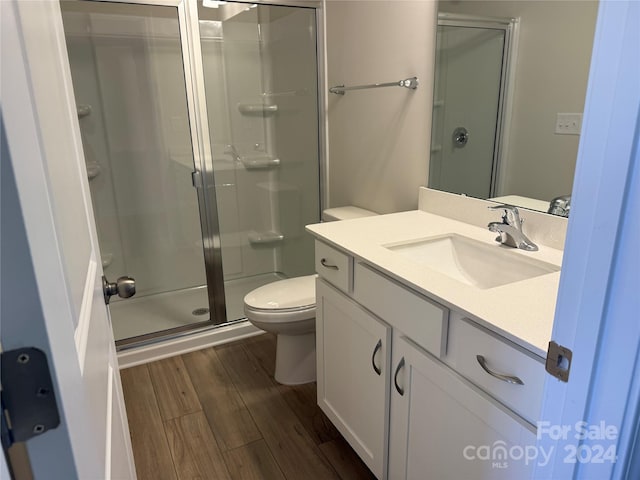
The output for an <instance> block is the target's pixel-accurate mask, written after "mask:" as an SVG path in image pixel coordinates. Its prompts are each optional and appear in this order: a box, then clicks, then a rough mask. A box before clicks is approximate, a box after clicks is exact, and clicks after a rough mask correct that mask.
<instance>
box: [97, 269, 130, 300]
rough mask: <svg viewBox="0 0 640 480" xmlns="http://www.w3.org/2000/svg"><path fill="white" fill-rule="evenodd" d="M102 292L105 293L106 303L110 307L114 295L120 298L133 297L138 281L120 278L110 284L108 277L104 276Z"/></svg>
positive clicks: (125, 277)
mask: <svg viewBox="0 0 640 480" xmlns="http://www.w3.org/2000/svg"><path fill="white" fill-rule="evenodd" d="M102 292H103V293H104V303H106V304H107V305H109V300H110V299H111V296H112V295H118V296H119V297H120V298H129V297H133V296H134V295H135V294H136V281H135V280H134V279H133V278H131V277H127V276H124V277H120V278H118V280H116V282H115V283H110V282H109V281H108V280H107V277H105V276H104V275H103V276H102Z"/></svg>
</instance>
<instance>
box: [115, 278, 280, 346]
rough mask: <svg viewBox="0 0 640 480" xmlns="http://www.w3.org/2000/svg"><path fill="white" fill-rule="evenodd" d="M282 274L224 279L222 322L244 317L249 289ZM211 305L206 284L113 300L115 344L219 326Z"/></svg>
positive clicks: (145, 340)
mask: <svg viewBox="0 0 640 480" xmlns="http://www.w3.org/2000/svg"><path fill="white" fill-rule="evenodd" d="M283 278H285V277H284V276H283V275H282V274H280V273H267V274H262V275H255V276H251V277H244V278H239V279H235V280H228V281H225V300H226V309H227V322H226V323H223V324H222V325H227V324H229V323H231V322H234V321H238V320H242V319H244V317H245V315H244V303H243V299H244V296H245V295H246V294H247V293H249V292H250V291H251V290H253V289H255V288H258V287H260V286H262V285H266V284H268V283H271V282H275V281H276V280H281V279H283ZM208 308H209V304H208V297H207V288H206V286H205V285H203V286H200V287H193V288H187V289H183V290H175V291H172V292H165V293H159V294H155V295H147V296H144V297H140V298H132V299H128V300H125V301H116V302H113V303H112V304H111V305H110V310H111V323H112V325H113V335H114V338H115V340H116V345H118V346H119V347H125V346H126V348H129V347H131V346H135V345H137V344H142V343H144V344H146V343H148V342H149V341H162V340H164V339H166V338H171V337H174V336H176V335H184V334H185V333H190V332H191V331H196V330H202V329H203V328H215V327H217V326H220V325H214V324H212V323H211V322H210V321H209V319H210V316H209V312H208Z"/></svg>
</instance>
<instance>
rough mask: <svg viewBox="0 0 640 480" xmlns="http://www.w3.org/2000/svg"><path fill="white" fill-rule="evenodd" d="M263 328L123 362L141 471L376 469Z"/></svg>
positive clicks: (306, 478)
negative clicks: (280, 371) (278, 366)
mask: <svg viewBox="0 0 640 480" xmlns="http://www.w3.org/2000/svg"><path fill="white" fill-rule="evenodd" d="M275 348H276V342H275V337H274V336H273V335H269V334H265V335H261V336H258V337H252V338H250V339H247V340H242V341H239V342H235V343H230V344H226V345H222V346H219V347H214V348H209V349H206V350H199V351H196V352H192V353H188V354H185V355H182V356H178V357H173V358H168V359H165V360H160V361H157V362H153V363H149V364H147V365H141V366H138V367H133V368H128V369H126V370H123V371H122V372H121V375H122V384H123V388H124V397H125V403H126V406H127V415H128V417H129V429H130V431H131V440H132V443H133V454H134V458H135V463H136V472H137V474H138V479H139V480H146V479H153V480H161V479H195V478H198V479H207V480H209V479H233V480H236V479H237V480H251V479H256V480H269V479H279V480H283V479H287V480H314V479H318V480H325V479H343V480H347V479H348V480H357V479H373V478H375V477H374V476H373V474H372V473H371V472H370V471H369V470H368V469H367V467H366V466H365V465H364V463H362V461H361V460H360V458H359V457H358V456H357V455H356V454H355V452H354V451H353V450H352V449H351V447H350V446H349V444H348V443H347V442H346V441H345V440H344V439H343V438H342V436H341V435H340V434H339V433H338V431H337V430H336V429H335V427H334V426H333V425H332V424H331V422H330V421H329V420H328V419H327V418H326V416H325V415H324V414H323V413H322V411H321V410H320V409H319V408H318V406H317V405H316V384H315V383H311V384H306V385H299V386H294V387H289V386H284V385H280V384H278V383H277V382H276V381H275V380H274V379H273V368H274V365H275Z"/></svg>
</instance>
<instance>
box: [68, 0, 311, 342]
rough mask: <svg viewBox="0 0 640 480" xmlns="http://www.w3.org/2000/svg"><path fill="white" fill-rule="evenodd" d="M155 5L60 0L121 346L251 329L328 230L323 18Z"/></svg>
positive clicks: (291, 11) (307, 263)
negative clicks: (323, 188) (270, 291)
mask: <svg viewBox="0 0 640 480" xmlns="http://www.w3.org/2000/svg"><path fill="white" fill-rule="evenodd" d="M155 3H156V2H154V1H153V0H149V2H147V3H146V4H145V3H136V4H130V3H126V2H97V1H90V0H79V1H74V2H61V7H62V17H63V22H64V28H65V36H66V41H67V51H68V55H69V61H70V66H71V75H72V79H73V87H74V94H75V99H76V104H77V109H78V118H79V120H78V122H79V125H80V134H81V137H82V144H83V148H84V154H85V159H86V166H87V176H88V180H89V186H90V190H91V197H92V204H93V213H94V218H95V224H96V228H97V233H98V239H99V243H100V252H101V257H102V267H103V269H104V274H105V276H106V277H108V278H117V277H120V276H123V275H128V276H131V277H133V278H135V282H136V291H137V293H136V295H135V297H133V298H131V299H127V300H123V299H116V298H114V299H113V300H112V302H111V303H110V311H111V318H112V325H113V329H114V336H115V338H116V342H117V344H118V345H119V346H120V347H129V346H135V345H138V344H141V343H143V342H148V341H156V340H162V339H164V338H168V337H171V336H175V335H178V334H180V335H182V334H184V333H187V332H190V331H196V330H202V329H207V328H215V327H217V326H220V325H228V324H230V323H232V322H236V321H238V320H243V319H244V317H245V315H244V311H243V299H244V296H245V295H246V294H247V293H248V292H249V291H251V290H253V289H255V288H257V287H259V286H261V285H264V284H267V283H270V282H273V281H276V280H280V279H283V278H288V277H294V276H300V275H308V274H310V273H313V270H314V267H313V241H312V239H311V238H310V236H308V235H307V234H306V233H305V230H304V226H305V225H306V224H309V223H316V222H318V221H319V220H320V171H321V158H320V153H319V151H320V141H319V128H320V121H319V109H318V58H317V34H316V21H317V20H316V11H315V9H314V8H306V7H292V6H274V5H266V4H248V3H237V2H210V1H207V2H205V4H203V3H202V1H201V0H199V1H198V2H195V1H194V2H189V1H184V2H176V3H177V6H167V4H166V2H165V3H164V4H158V5H156V4H155ZM211 7H214V8H211Z"/></svg>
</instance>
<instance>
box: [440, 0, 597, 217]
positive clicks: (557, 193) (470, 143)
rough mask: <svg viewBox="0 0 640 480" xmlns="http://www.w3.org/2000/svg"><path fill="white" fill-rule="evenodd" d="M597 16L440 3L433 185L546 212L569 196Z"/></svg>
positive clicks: (532, 5) (567, 8) (558, 7)
mask: <svg viewBox="0 0 640 480" xmlns="http://www.w3.org/2000/svg"><path fill="white" fill-rule="evenodd" d="M597 9H598V2H597V1H595V0H587V1H579V0H577V1H564V0H553V1H539V0H514V1H487V0H472V1H468V0H466V1H465V0H441V1H440V2H439V4H438V27H437V41H436V68H435V87H434V102H433V126H432V132H431V157H430V163H429V182H428V185H429V187H431V188H435V189H439V190H445V191H448V192H452V193H459V194H465V195H469V196H473V197H479V198H484V199H495V200H496V201H500V202H504V203H509V204H513V205H518V206H521V207H526V208H530V209H534V210H540V211H544V212H547V211H549V209H550V202H551V201H552V200H553V199H555V198H557V197H561V196H568V195H570V194H571V189H572V186H573V177H574V170H575V163H576V156H577V152H578V142H579V139H580V136H579V133H580V128H581V122H582V112H583V107H584V101H585V93H586V87H587V77H588V74H589V65H590V61H591V50H592V45H593V36H594V31H595V22H596V16H597ZM565 203H566V201H565V200H564V199H561V200H559V201H556V202H555V208H552V209H551V212H550V213H556V214H560V215H565V216H568V208H566V205H565Z"/></svg>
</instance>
